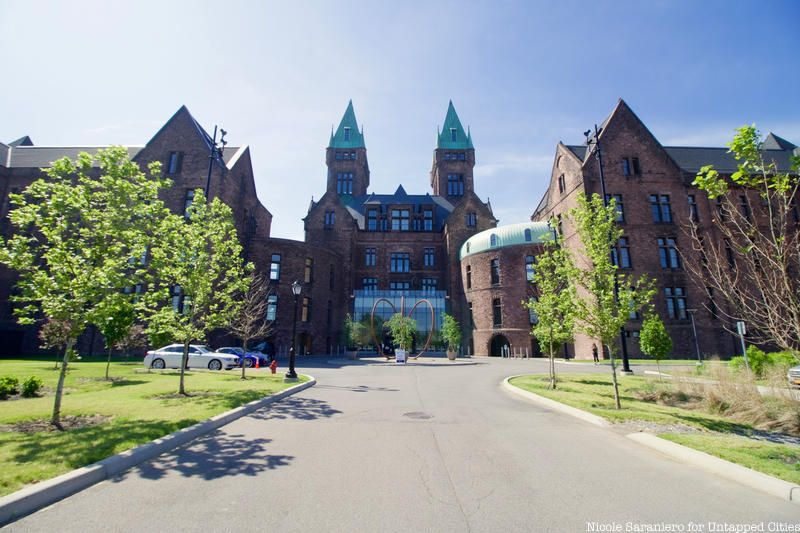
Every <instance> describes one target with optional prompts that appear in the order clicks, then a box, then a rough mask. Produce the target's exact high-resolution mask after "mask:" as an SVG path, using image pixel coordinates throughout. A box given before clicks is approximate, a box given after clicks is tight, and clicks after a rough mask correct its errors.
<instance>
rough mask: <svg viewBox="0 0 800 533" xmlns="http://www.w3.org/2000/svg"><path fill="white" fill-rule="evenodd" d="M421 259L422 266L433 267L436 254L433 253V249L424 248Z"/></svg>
mask: <svg viewBox="0 0 800 533" xmlns="http://www.w3.org/2000/svg"><path fill="white" fill-rule="evenodd" d="M423 258H424V261H423V264H424V265H425V266H426V267H432V266H434V263H435V262H436V261H435V259H436V254H435V253H434V250H433V248H425V251H424V253H423Z"/></svg>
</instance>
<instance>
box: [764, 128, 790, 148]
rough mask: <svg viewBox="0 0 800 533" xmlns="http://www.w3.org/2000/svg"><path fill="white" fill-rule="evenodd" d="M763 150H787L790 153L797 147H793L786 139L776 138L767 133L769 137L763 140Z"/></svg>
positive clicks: (772, 134)
mask: <svg viewBox="0 0 800 533" xmlns="http://www.w3.org/2000/svg"><path fill="white" fill-rule="evenodd" d="M763 148H764V150H789V151H792V150H794V149H795V148H797V146H795V145H794V144H792V143H790V142H789V141H787V140H786V139H784V138H782V137H778V136H777V135H775V134H774V133H772V132H769V135H767V137H766V139H764V146H763Z"/></svg>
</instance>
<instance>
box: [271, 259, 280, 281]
mask: <svg viewBox="0 0 800 533" xmlns="http://www.w3.org/2000/svg"><path fill="white" fill-rule="evenodd" d="M269 279H271V280H272V281H278V280H279V279H281V254H272V259H271V261H270V264H269Z"/></svg>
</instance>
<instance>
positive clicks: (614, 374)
mask: <svg viewBox="0 0 800 533" xmlns="http://www.w3.org/2000/svg"><path fill="white" fill-rule="evenodd" d="M606 348H607V349H608V355H609V357H610V359H611V381H612V382H613V383H614V406H615V407H616V408H617V409H622V405H621V404H620V403H619V384H618V383H617V363H616V361H615V359H614V351H613V350H612V349H611V346H610V345H608V344H606Z"/></svg>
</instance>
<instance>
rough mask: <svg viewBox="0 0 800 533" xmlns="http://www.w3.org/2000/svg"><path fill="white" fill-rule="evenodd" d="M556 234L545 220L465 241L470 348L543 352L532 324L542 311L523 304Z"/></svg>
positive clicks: (493, 352) (463, 270)
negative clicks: (532, 310) (544, 250)
mask: <svg viewBox="0 0 800 533" xmlns="http://www.w3.org/2000/svg"><path fill="white" fill-rule="evenodd" d="M550 235H551V230H550V227H549V226H548V225H547V223H545V222H525V223H522V224H511V225H507V226H499V227H497V228H492V229H488V230H485V231H482V232H480V233H478V234H476V235H473V236H472V237H470V238H469V239H467V241H466V242H465V243H464V244H463V245H462V246H461V250H460V252H459V258H460V260H461V279H462V284H463V286H464V292H465V296H466V299H467V308H468V314H469V320H468V322H467V324H469V325H470V328H469V330H470V335H469V338H468V339H467V342H468V343H469V353H471V354H474V355H491V356H506V357H508V356H524V357H528V356H530V357H535V356H539V355H541V350H540V349H539V346H538V344H537V343H536V341H535V339H534V338H533V337H531V326H532V325H533V324H534V323H535V321H536V316H535V315H534V314H532V313H530V312H529V311H528V309H527V308H526V307H524V306H523V305H522V302H525V301H527V300H528V299H530V298H531V296H532V293H531V289H532V282H533V280H534V277H535V271H536V256H537V255H538V254H539V253H540V252H541V251H542V243H543V242H545V241H547V240H548V238H549V236H550Z"/></svg>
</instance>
